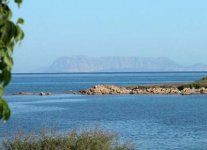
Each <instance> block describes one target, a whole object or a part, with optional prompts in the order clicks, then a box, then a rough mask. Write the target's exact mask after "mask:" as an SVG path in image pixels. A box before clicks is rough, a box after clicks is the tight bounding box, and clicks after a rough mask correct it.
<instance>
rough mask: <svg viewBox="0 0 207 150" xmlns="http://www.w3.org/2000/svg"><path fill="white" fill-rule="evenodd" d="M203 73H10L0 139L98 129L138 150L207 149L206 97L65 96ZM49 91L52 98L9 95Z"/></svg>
mask: <svg viewBox="0 0 207 150" xmlns="http://www.w3.org/2000/svg"><path fill="white" fill-rule="evenodd" d="M206 75H207V72H169V73H162V72H160V73H159V72H158V73H75V74H14V75H13V79H12V83H11V84H10V86H9V87H8V88H7V90H6V96H5V97H6V98H7V99H8V101H9V104H10V106H11V109H12V110H13V114H12V116H11V119H10V120H9V122H8V123H7V124H0V132H1V134H0V137H1V140H2V139H5V138H6V137H9V136H10V135H14V133H16V132H18V131H23V132H25V133H28V132H32V131H33V132H37V131H39V130H40V129H42V128H47V129H54V128H55V129H57V130H58V131H59V132H61V133H65V132H66V131H69V130H71V129H73V128H77V129H83V128H92V127H95V126H96V125H100V127H103V128H104V129H108V130H110V131H113V132H117V133H119V134H120V136H121V138H122V139H125V140H130V141H133V142H134V143H135V144H136V145H137V148H139V149H159V150H160V149H188V150H189V149H207V140H206V139H207V117H206V116H207V109H206V106H207V99H206V95H191V96H181V95H107V96H83V95H71V94H65V93H66V92H68V91H71V90H72V91H75V90H80V89H84V88H89V87H91V86H93V85H96V84H114V85H135V84H159V83H169V82H170V83H175V82H188V81H193V80H196V79H199V78H201V77H203V76H206ZM20 91H26V92H40V91H49V92H52V93H54V95H52V96H45V97H41V96H16V95H12V94H13V93H16V92H20Z"/></svg>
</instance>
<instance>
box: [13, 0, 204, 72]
mask: <svg viewBox="0 0 207 150" xmlns="http://www.w3.org/2000/svg"><path fill="white" fill-rule="evenodd" d="M11 6H12V8H13V9H14V18H16V17H18V16H20V17H23V18H24V19H25V25H24V26H23V28H24V31H25V34H26V36H25V39H24V41H23V43H22V45H21V46H20V47H18V48H17V49H16V50H15V54H14V58H15V67H14V72H29V71H34V70H36V69H39V68H42V67H46V66H49V65H50V63H51V62H53V61H54V60H55V59H56V58H58V57H61V56H73V55H87V56H144V57H169V58H171V59H173V60H175V61H176V62H178V63H180V64H184V65H190V64H194V63H203V64H207V59H206V56H207V9H206V8H207V1H206V0H56V1H55V0H42V1H40V0H37V1H34V0H24V3H23V5H22V7H21V8H20V9H18V8H17V7H16V6H15V5H13V4H12V3H11Z"/></svg>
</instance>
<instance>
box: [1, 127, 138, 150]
mask: <svg viewBox="0 0 207 150" xmlns="http://www.w3.org/2000/svg"><path fill="white" fill-rule="evenodd" d="M1 149H3V150H135V147H134V145H133V144H131V143H120V142H119V138H118V136H117V135H116V134H112V133H109V132H106V131H103V130H100V129H94V130H90V131H82V132H77V131H76V130H73V131H71V132H70V133H69V134H68V135H66V136H61V135H55V134H41V135H40V136H38V137H37V136H34V135H27V136H20V135H17V136H16V137H15V138H14V139H12V140H11V139H10V140H6V141H4V142H3V146H2V148H1Z"/></svg>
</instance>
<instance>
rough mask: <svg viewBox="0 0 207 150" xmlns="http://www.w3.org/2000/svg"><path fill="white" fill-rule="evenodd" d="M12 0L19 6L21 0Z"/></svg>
mask: <svg viewBox="0 0 207 150" xmlns="http://www.w3.org/2000/svg"><path fill="white" fill-rule="evenodd" d="M14 1H15V3H17V5H18V6H20V5H21V3H22V1H23V0H14Z"/></svg>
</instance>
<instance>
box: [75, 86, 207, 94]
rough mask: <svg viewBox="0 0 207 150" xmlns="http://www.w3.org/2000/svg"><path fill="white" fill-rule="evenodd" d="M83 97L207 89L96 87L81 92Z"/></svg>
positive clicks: (200, 92)
mask: <svg viewBox="0 0 207 150" xmlns="http://www.w3.org/2000/svg"><path fill="white" fill-rule="evenodd" d="M79 92H80V93H81V94H82V95H123V94H129V95H132V94H133V95H192V94H207V88H204V87H202V88H198V89H196V88H183V89H179V88H178V87H176V86H169V85H147V86H127V87H124V86H115V85H96V86H94V87H92V88H89V89H86V90H81V91H79Z"/></svg>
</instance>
